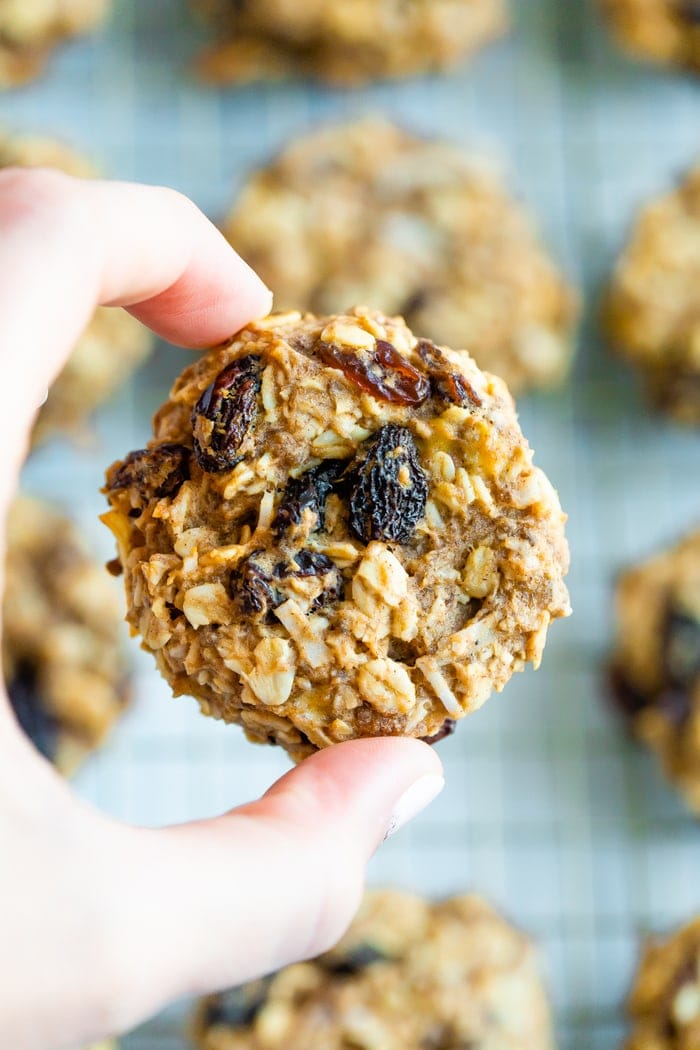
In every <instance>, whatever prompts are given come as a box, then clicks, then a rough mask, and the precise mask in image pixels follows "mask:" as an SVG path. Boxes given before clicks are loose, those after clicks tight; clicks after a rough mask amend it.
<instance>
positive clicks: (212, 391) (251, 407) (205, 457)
mask: <svg viewBox="0 0 700 1050" xmlns="http://www.w3.org/2000/svg"><path fill="white" fill-rule="evenodd" d="M260 370H261V362H260V358H259V357H256V356H255V355H253V354H249V355H248V356H247V357H241V358H239V359H238V360H237V361H232V362H231V364H230V365H227V366H226V368H224V370H223V371H222V372H220V373H219V375H218V376H217V377H216V379H215V380H214V382H213V383H211V384H210V385H209V386H208V387H207V389H206V390H205V391H204V393H203V394H202V396H201V397H200V399H199V401H198V402H197V404H196V405H195V406H194V409H193V412H192V427H193V430H194V451H195V455H196V457H197V461H198V463H199V465H200V466H201V467H202V469H203V470H206V471H207V472H208V473H210V474H220V473H221V472H222V471H224V470H231V468H232V467H235V465H236V463H238V462H239V460H240V458H241V457H240V456H239V455H238V452H239V450H240V448H241V445H242V444H243V442H244V440H245V438H246V436H247V434H248V432H249V430H250V428H251V426H252V424H253V421H254V419H255V415H256V412H257V405H258V391H259V390H260Z"/></svg>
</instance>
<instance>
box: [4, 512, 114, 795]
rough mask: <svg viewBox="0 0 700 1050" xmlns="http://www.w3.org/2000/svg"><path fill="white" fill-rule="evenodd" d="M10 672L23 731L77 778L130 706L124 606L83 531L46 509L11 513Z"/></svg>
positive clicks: (7, 622) (6, 622)
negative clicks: (86, 543)
mask: <svg viewBox="0 0 700 1050" xmlns="http://www.w3.org/2000/svg"><path fill="white" fill-rule="evenodd" d="M3 623H4V647H3V666H4V673H5V681H6V683H7V689H8V692H9V696H10V700H11V702H12V705H13V707H14V709H15V713H16V715H17V718H18V720H19V722H20V725H21V726H22V728H23V729H24V730H25V732H26V733H27V735H28V736H29V737H30V738H31V739H32V740H33V742H34V744H35V745H36V747H37V748H38V750H39V751H41V753H42V754H43V755H45V756H46V757H47V758H49V759H51V760H52V761H53V762H54V764H55V765H56V766H57V767H58V768H59V769H60V770H61V772H63V773H66V774H69V773H72V772H73V771H74V769H75V768H76V767H77V766H78V765H79V763H80V762H81V761H82V759H83V758H84V757H85V756H86V755H87V754H88V753H89V752H90V751H92V750H93V749H94V748H96V747H97V746H98V745H99V744H100V743H101V741H102V740H103V738H104V737H105V735H106V734H107V732H108V730H109V729H110V727H111V725H112V724H113V722H114V721H115V720H116V718H117V717H118V716H119V715H120V714H121V712H122V711H123V709H124V706H125V703H126V700H127V675H126V668H125V664H124V660H123V656H122V653H121V649H120V644H119V639H120V633H121V624H120V610H119V600H118V598H117V596H116V594H115V593H114V589H113V586H112V584H111V583H110V580H109V577H108V576H107V574H106V573H105V571H104V569H103V568H101V567H100V566H99V565H98V564H96V563H95V562H94V561H93V560H92V558H91V557H90V556H89V555H88V553H87V551H86V549H85V547H84V545H83V542H82V540H81V538H80V536H79V535H78V533H77V531H76V529H75V526H74V525H73V524H72V523H71V522H70V521H69V520H68V519H67V518H65V517H64V516H63V515H62V514H61V513H60V512H59V511H57V510H55V509H54V508H53V507H50V506H48V505H47V504H45V503H43V502H39V501H37V500H34V499H29V498H28V497H26V496H22V497H20V498H18V499H17V500H16V501H15V503H14V505H13V507H12V510H11V512H10V517H9V522H8V547H7V562H6V577H5V596H4V613H3Z"/></svg>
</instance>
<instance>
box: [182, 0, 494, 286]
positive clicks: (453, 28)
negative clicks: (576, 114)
mask: <svg viewBox="0 0 700 1050" xmlns="http://www.w3.org/2000/svg"><path fill="white" fill-rule="evenodd" d="M192 3H193V6H194V7H195V9H196V10H198V11H200V12H201V13H203V14H204V15H205V17H206V18H207V19H208V21H209V22H210V23H211V24H212V26H213V27H214V29H215V31H216V33H217V37H218V39H217V42H216V44H215V45H214V46H213V47H212V48H211V49H210V50H209V51H207V52H205V54H204V55H202V57H201V60H200V70H201V72H202V74H203V75H204V76H205V77H206V78H207V79H210V80H213V81H217V82H227V81H233V82H245V81H250V80H266V79H278V78H280V77H288V76H294V75H297V76H298V75H302V76H304V75H306V76H313V77H318V78H320V79H322V80H327V81H329V82H331V83H335V84H344V85H353V84H361V83H363V82H365V81H368V80H373V79H377V78H383V77H401V76H406V75H409V74H412V73H421V72H425V71H428V70H438V69H444V68H446V67H448V66H451V65H454V64H455V63H457V62H458V61H459V60H460V59H463V58H465V57H466V56H467V55H469V54H471V53H472V52H474V51H476V50H478V48H480V47H482V46H483V45H484V44H486V43H488V42H489V41H490V40H492V39H494V38H495V37H497V36H500V35H501V33H503V32H504V31H505V29H506V28H507V9H506V0H412V2H411V3H410V4H406V3H404V2H403V0H304V2H303V3H296V2H294V0H241V2H238V3H231V0H192ZM345 305H347V304H345Z"/></svg>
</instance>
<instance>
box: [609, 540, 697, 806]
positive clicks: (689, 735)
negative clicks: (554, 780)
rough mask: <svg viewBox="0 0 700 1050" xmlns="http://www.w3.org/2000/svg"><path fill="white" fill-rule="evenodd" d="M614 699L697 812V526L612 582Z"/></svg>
mask: <svg viewBox="0 0 700 1050" xmlns="http://www.w3.org/2000/svg"><path fill="white" fill-rule="evenodd" d="M616 605H617V634H616V641H615V647H614V650H613V654H612V660H611V668H612V670H611V685H612V694H613V699H614V700H615V703H616V705H617V707H618V708H619V710H620V711H621V712H622V714H623V715H624V716H625V718H626V719H627V721H628V723H629V725H630V728H631V730H632V732H633V734H634V735H635V736H636V737H637V738H638V739H639V740H641V741H642V742H643V743H644V744H646V746H647V747H649V748H650V750H651V751H652V752H653V753H654V754H655V755H656V757H657V758H658V760H659V762H660V763H661V766H662V768H663V770H664V772H665V773H666V775H667V776H668V777H669V779H670V780H671V781H672V783H673V784H674V786H675V787H676V788H677V790H678V791H679V792H680V794H681V795H682V796H683V797H684V799H685V800H686V802H687V803H688V805H689V806H690V807H691V809H693V810H694V811H695V812H696V813H699V814H700V532H695V533H693V534H692V535H690V536H688V537H686V538H685V539H684V540H682V541H681V542H680V543H678V544H677V545H676V546H675V547H672V548H670V549H669V550H666V551H663V552H662V553H660V554H658V555H656V556H655V557H653V558H650V559H649V560H648V561H645V562H642V563H641V564H640V565H636V566H634V567H632V568H630V569H628V570H627V571H626V572H624V573H623V574H622V575H621V577H620V579H619V581H618V584H617V592H616Z"/></svg>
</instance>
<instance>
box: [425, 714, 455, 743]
mask: <svg viewBox="0 0 700 1050" xmlns="http://www.w3.org/2000/svg"><path fill="white" fill-rule="evenodd" d="M456 728H457V723H456V722H455V720H454V718H446V719H445V721H444V722H443V723H442V726H441V728H440V729H438V731H437V733H433V735H432V736H422V737H421V740H422V741H423V743H424V744H430V745H431V746H432V745H433V744H439V743H440V741H441V740H444V739H445V738H446V737H448V736H452V734H453V733H454V731H455V729H456Z"/></svg>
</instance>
